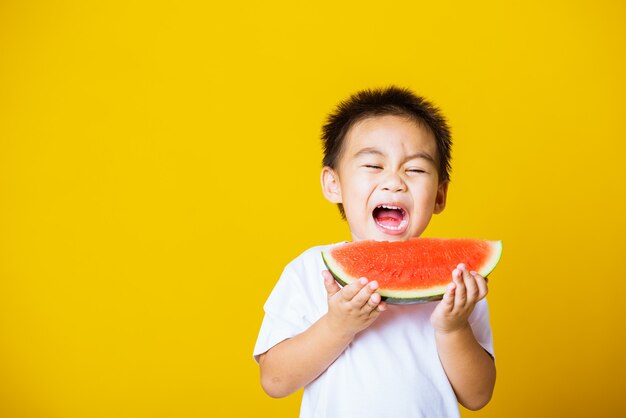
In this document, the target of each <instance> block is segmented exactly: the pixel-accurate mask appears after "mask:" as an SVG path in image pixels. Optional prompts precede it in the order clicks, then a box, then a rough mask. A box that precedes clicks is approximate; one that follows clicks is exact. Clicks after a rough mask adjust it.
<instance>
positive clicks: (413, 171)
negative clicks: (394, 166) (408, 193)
mask: <svg viewBox="0 0 626 418" xmlns="http://www.w3.org/2000/svg"><path fill="white" fill-rule="evenodd" d="M406 171H407V173H425V172H426V171H425V170H422V169H421V168H409V169H408V170H406Z"/></svg>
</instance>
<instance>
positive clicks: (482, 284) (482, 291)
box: [470, 271, 489, 300]
mask: <svg viewBox="0 0 626 418" xmlns="http://www.w3.org/2000/svg"><path fill="white" fill-rule="evenodd" d="M470 274H471V275H472V276H474V279H475V280H476V285H477V286H478V300H481V299H483V298H484V297H485V296H487V293H489V286H488V285H487V279H486V278H485V277H483V276H481V275H480V274H478V273H476V272H475V271H470Z"/></svg>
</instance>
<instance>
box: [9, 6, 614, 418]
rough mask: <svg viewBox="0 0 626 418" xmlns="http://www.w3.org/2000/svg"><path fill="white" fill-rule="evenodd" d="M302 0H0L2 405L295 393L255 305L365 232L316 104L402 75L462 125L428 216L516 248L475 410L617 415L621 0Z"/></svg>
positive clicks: (183, 412) (93, 409) (177, 402)
mask: <svg viewBox="0 0 626 418" xmlns="http://www.w3.org/2000/svg"><path fill="white" fill-rule="evenodd" d="M295 3H300V2H287V1H285V2H283V3H278V2H248V3H247V4H245V3H238V2H222V4H220V5H217V6H214V5H212V4H213V2H205V1H185V2H158V1H157V2H154V1H143V0H138V1H133V2H128V1H115V2H112V1H92V2H88V1H84V2H71V1H65V2H63V1H47V2H44V1H35V2H28V1H4V2H2V3H0V416H2V417H8V418H22V417H27V418H40V417H41V418H44V417H45V418H57V417H58V418H92V417H93V418H95V417H103V418H104V417H107V418H108V417H119V418H126V417H128V418H130V417H133V418H142V417H150V418H152V417H155V418H156V417H189V418H193V417H206V416H215V417H218V416H219V417H240V416H274V417H281V416H284V417H293V416H296V414H297V410H298V405H299V395H294V396H291V397H289V398H287V399H282V400H273V399H269V398H268V397H266V396H265V395H264V394H263V393H262V391H261V388H260V386H259V384H258V371H257V368H256V365H255V363H254V362H253V360H252V357H251V352H252V348H253V345H254V342H255V339H256V334H257V331H258V327H259V325H260V322H261V319H262V304H263V302H264V300H265V298H266V297H267V295H268V293H269V292H270V290H271V288H272V286H273V284H274V283H275V281H276V279H277V278H278V276H279V274H280V271H281V270H282V268H283V266H284V264H285V263H286V262H288V261H289V260H290V259H292V258H293V257H294V256H296V255H297V254H298V253H299V252H301V251H302V250H304V249H306V248H308V247H309V246H312V245H315V244H321V243H328V242H333V241H337V240H341V239H344V238H347V237H348V234H347V229H346V226H345V224H344V223H342V222H341V220H340V218H339V216H338V214H337V212H336V209H335V208H334V207H333V206H332V205H331V204H329V203H327V202H325V201H324V200H323V198H322V195H321V193H320V190H319V183H318V173H319V168H320V167H319V161H320V158H321V153H320V146H319V142H318V137H319V131H320V126H321V124H322V122H323V120H324V117H325V115H326V113H327V112H328V111H329V110H331V109H332V107H333V106H334V105H335V104H336V103H337V101H338V100H340V99H342V98H344V97H346V96H347V95H348V94H350V93H352V92H354V91H355V90H356V89H359V88H364V87H373V86H384V85H387V84H390V83H395V84H399V85H402V86H408V87H410V88H412V89H414V90H415V91H417V92H419V93H421V94H424V95H426V96H427V97H429V98H430V99H432V100H433V101H435V102H436V103H437V104H438V105H440V106H441V107H442V109H443V111H444V113H445V114H446V115H447V116H448V118H449V120H450V123H451V126H452V128H453V131H454V138H455V141H456V142H455V148H454V161H453V168H454V170H453V183H452V185H451V188H450V200H449V205H448V208H447V209H446V211H445V212H444V213H443V214H441V215H439V216H437V217H436V219H435V220H434V221H433V224H432V226H431V228H430V229H429V230H428V233H427V235H429V236H445V237H464V236H467V237H485V238H494V239H502V240H503V241H504V245H505V252H504V256H503V259H502V261H501V264H500V265H499V266H498V269H497V270H496V271H495V272H494V273H493V276H492V280H491V281H490V283H491V293H490V295H489V300H490V303H491V307H492V312H491V314H492V321H493V328H494V332H495V344H496V350H497V357H498V360H497V362H498V373H499V376H498V383H497V387H496V393H495V396H494V399H493V401H492V402H491V404H490V405H489V406H487V407H486V408H485V409H484V410H482V411H481V412H478V413H469V412H467V411H464V412H463V415H464V416H465V417H469V416H477V417H478V416H480V417H507V418H512V417H557V416H559V417H560V416H562V417H590V416H593V417H614V416H618V415H619V413H620V411H621V413H623V411H622V409H623V408H622V407H621V404H622V402H621V401H622V399H623V395H622V391H623V388H624V385H625V383H626V382H625V381H624V376H625V375H626V364H625V362H624V360H623V359H624V356H623V353H624V351H625V349H626V347H625V345H626V344H625V337H626V335H625V334H626V330H625V327H624V325H623V318H624V314H623V307H624V302H623V300H624V295H625V293H626V280H625V279H626V275H625V274H624V266H623V258H622V257H623V253H624V250H625V249H626V245H625V244H624V234H625V232H626V225H625V221H624V219H625V214H626V187H625V186H624V182H625V180H626V175H625V174H624V165H625V163H624V158H625V155H626V153H625V152H626V146H625V133H626V124H625V122H624V116H623V113H624V108H625V104H626V103H625V97H626V88H625V87H626V82H625V77H624V74H626V65H625V59H624V56H626V54H625V47H624V45H626V44H625V41H626V25H625V24H624V22H625V18H626V12H625V8H626V7H625V5H624V3H623V2H618V1H593V2H591V1H588V2H583V1H576V2H573V1H560V2H545V1H539V0H537V1H534V0H533V1H530V2H514V3H513V2H500V1H491V2H479V3H477V2H466V1H443V2H425V1H420V2H415V1H403V2H389V1H387V2H380V1H373V2H369V3H363V2H357V1H354V2H350V3H349V4H343V5H338V4H336V2H334V1H321V2H319V1H316V2H308V3H307V4H295Z"/></svg>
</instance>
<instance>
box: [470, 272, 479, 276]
mask: <svg viewBox="0 0 626 418" xmlns="http://www.w3.org/2000/svg"><path fill="white" fill-rule="evenodd" d="M470 274H471V275H472V276H476V275H477V274H478V273H476V272H475V271H470Z"/></svg>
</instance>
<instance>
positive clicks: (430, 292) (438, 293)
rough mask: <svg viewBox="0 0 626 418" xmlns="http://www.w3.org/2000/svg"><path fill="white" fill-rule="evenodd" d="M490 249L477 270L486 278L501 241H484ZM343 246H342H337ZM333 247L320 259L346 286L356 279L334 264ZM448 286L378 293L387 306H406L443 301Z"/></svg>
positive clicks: (500, 252) (497, 256)
mask: <svg viewBox="0 0 626 418" xmlns="http://www.w3.org/2000/svg"><path fill="white" fill-rule="evenodd" d="M485 242H487V243H488V244H489V246H490V247H491V257H489V258H488V259H487V260H486V261H485V263H484V264H483V265H482V266H481V267H480V268H478V269H477V272H478V274H480V275H481V276H483V277H487V276H488V275H489V273H491V272H492V271H493V269H494V268H495V267H496V265H497V264H498V261H500V257H501V256H502V241H485ZM337 245H343V244H337ZM333 247H334V245H333V246H332V247H331V248H329V249H328V250H326V251H322V259H323V260H324V264H325V265H326V267H327V268H328V271H329V272H330V274H331V275H332V276H333V277H334V278H335V280H336V281H337V282H338V283H339V284H340V285H341V286H346V285H348V284H350V283H352V282H354V281H355V280H357V279H358V277H351V276H350V275H349V274H348V273H346V272H344V271H343V269H342V268H341V266H340V265H339V264H338V263H337V262H335V260H334V259H333V257H332V256H331V255H330V250H331V249H332V248H333ZM450 274H452V272H450ZM450 280H452V275H451V276H450ZM447 287H448V284H445V285H440V286H433V287H430V288H426V289H414V290H391V289H380V290H378V293H379V294H380V296H381V299H382V300H384V301H385V302H386V303H388V304H392V305H408V304H417V303H427V302H434V301H438V300H441V299H443V295H444V294H445V293H446V289H447Z"/></svg>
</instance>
